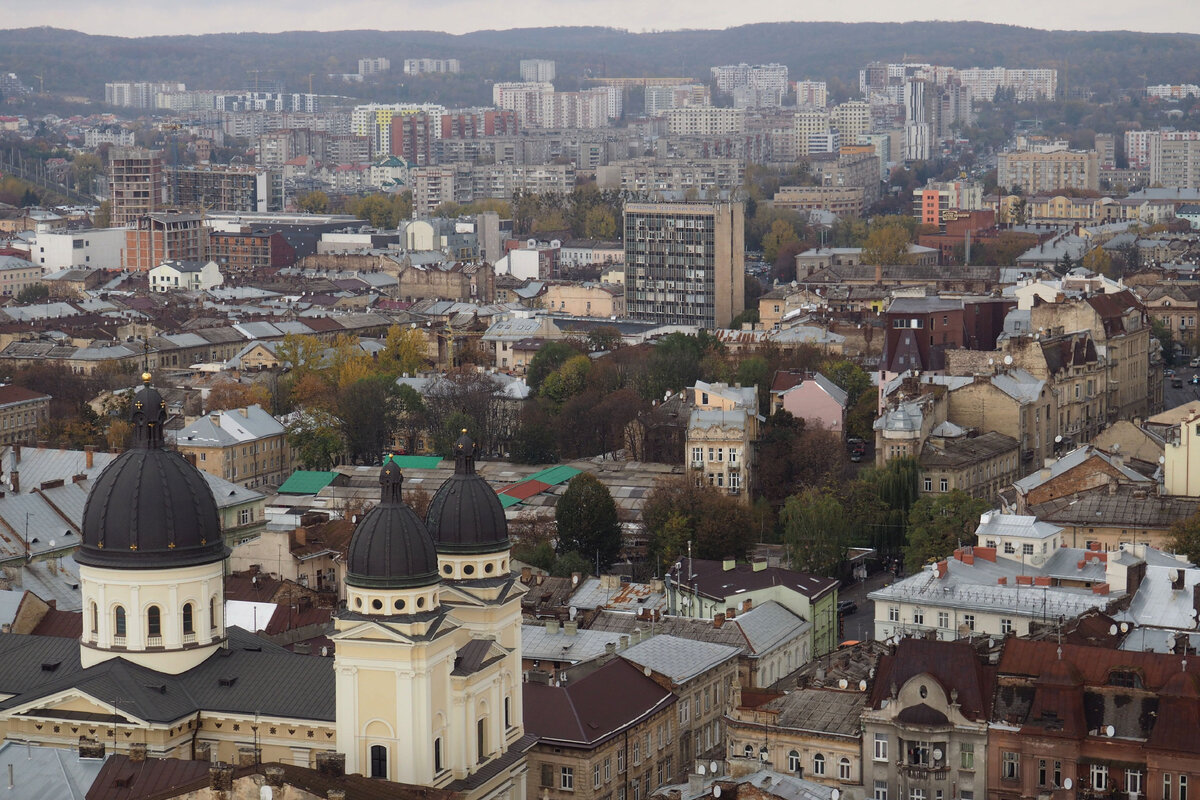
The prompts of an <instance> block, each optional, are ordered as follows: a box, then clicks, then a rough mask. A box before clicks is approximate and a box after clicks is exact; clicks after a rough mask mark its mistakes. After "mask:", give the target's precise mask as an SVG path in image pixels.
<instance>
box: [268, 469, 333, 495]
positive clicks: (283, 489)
mask: <svg viewBox="0 0 1200 800" xmlns="http://www.w3.org/2000/svg"><path fill="white" fill-rule="evenodd" d="M337 476H338V473H336V472H328V471H318V470H307V469H298V470H296V471H295V472H293V473H292V474H291V475H289V476H288V479H287V480H286V481H284V482H283V485H282V486H280V487H279V493H280V494H316V493H317V492H319V491H321V490H322V489H324V488H325V487H326V486H328V485H329V484H331V483H333V481H334V479H335V478H337Z"/></svg>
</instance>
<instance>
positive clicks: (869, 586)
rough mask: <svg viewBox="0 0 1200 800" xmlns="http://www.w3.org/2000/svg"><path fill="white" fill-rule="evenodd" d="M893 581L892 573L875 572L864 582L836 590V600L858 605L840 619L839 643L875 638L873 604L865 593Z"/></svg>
mask: <svg viewBox="0 0 1200 800" xmlns="http://www.w3.org/2000/svg"><path fill="white" fill-rule="evenodd" d="M894 580H895V578H894V577H893V575H892V573H890V572H887V571H884V572H876V573H875V574H873V575H871V576H870V577H869V578H867V579H866V581H864V582H862V583H856V584H854V585H853V586H843V587H842V588H841V589H839V590H838V600H840V601H844V600H852V601H854V602H855V603H856V604H857V605H858V609H857V610H856V611H855V612H854V613H853V614H847V615H846V616H844V617H843V618H842V622H843V626H844V627H843V630H842V636H841V641H843V642H845V641H865V640H867V639H873V638H875V604H874V603H873V602H871V601H870V600H868V599H867V593H868V592H873V591H875V590H876V589H878V588H880V587H881V586H886V585H887V584H889V583H892V582H893V581H894Z"/></svg>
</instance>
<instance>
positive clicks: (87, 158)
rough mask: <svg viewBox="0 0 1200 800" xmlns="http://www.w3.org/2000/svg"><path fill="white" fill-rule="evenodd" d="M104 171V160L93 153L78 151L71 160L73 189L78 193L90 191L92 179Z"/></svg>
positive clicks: (87, 193)
mask: <svg viewBox="0 0 1200 800" xmlns="http://www.w3.org/2000/svg"><path fill="white" fill-rule="evenodd" d="M103 171H104V162H102V161H101V160H100V156H98V155H96V154H95V153H79V154H78V155H76V156H75V158H74V160H73V161H71V179H72V181H73V182H74V184H75V191H77V192H79V193H80V194H86V195H90V194H91V193H92V181H93V180H94V179H95V177H96V176H97V175H99V174H100V173H102V172H103Z"/></svg>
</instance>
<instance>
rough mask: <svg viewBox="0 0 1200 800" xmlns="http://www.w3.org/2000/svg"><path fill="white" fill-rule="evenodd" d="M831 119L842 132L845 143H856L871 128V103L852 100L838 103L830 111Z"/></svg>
mask: <svg viewBox="0 0 1200 800" xmlns="http://www.w3.org/2000/svg"><path fill="white" fill-rule="evenodd" d="M829 121H830V123H831V124H832V125H833V126H834V127H835V128H837V129H838V131H839V132H840V133H841V134H842V142H843V143H846V144H856V143H857V142H858V137H859V136H861V135H862V134H864V133H869V132H870V130H871V104H870V103H868V102H866V101H865V100H850V101H849V102H846V103H841V104H839V105H836V106H834V107H833V108H832V109H831V110H830V112H829Z"/></svg>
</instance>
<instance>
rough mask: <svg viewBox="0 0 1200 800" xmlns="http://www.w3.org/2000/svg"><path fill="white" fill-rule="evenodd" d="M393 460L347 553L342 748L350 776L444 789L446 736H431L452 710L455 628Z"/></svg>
mask: <svg viewBox="0 0 1200 800" xmlns="http://www.w3.org/2000/svg"><path fill="white" fill-rule="evenodd" d="M403 483H404V478H403V475H402V474H401V472H400V467H399V466H397V465H396V464H395V462H393V461H391V460H389V461H387V462H385V463H384V465H383V468H382V469H381V470H380V473H379V484H380V502H379V505H378V506H376V507H375V508H373V509H371V511H369V512H368V513H367V514H366V515H365V516H364V517H363V518H362V519H361V520H360V521H359V523H358V526H357V527H356V528H355V530H354V535H353V536H352V537H351V539H350V546H349V548H348V551H347V556H346V562H347V563H346V570H347V571H346V609H345V610H344V611H342V612H340V613H339V614H338V616H337V618H336V620H335V626H336V633H334V635H333V639H334V640H335V642H336V649H335V653H334V672H335V683H336V687H337V688H336V691H337V713H336V716H337V745H338V749H339V750H340V751H342V752H343V753H345V755H346V771H347V772H352V773H353V772H358V773H361V774H363V775H367V776H370V777H375V778H386V779H388V780H392V781H401V782H405V783H416V784H423V785H427V786H433V785H442V784H443V783H448V782H449V781H450V780H452V779H453V775H452V774H451V772H450V771H449V770H448V764H449V761H448V758H447V753H448V748H449V746H450V743H449V742H448V741H447V737H445V736H443V737H442V738H441V739H438V738H436V737H431V736H430V731H433V730H437V729H438V728H439V726H444V725H445V721H446V720H448V718H449V716H450V714H451V713H452V708H453V706H452V697H451V694H452V685H451V684H452V678H451V672H452V671H453V669H454V660H455V650H456V644H455V637H454V636H453V633H454V625H453V622H452V621H451V620H449V619H447V614H446V611H445V609H443V608H442V606H441V603H440V599H439V595H440V590H441V587H440V585H439V583H440V582H439V579H438V564H437V553H436V551H435V550H434V546H433V539H432V538H431V537H430V536H429V531H428V530H426V528H425V523H423V522H421V519H420V518H419V517H418V516H417V515H416V513H415V512H414V511H413V510H412V509H411V508H409V507H408V506H407V505H406V504H405V503H404V500H403V498H402V495H401V489H402V487H403Z"/></svg>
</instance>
